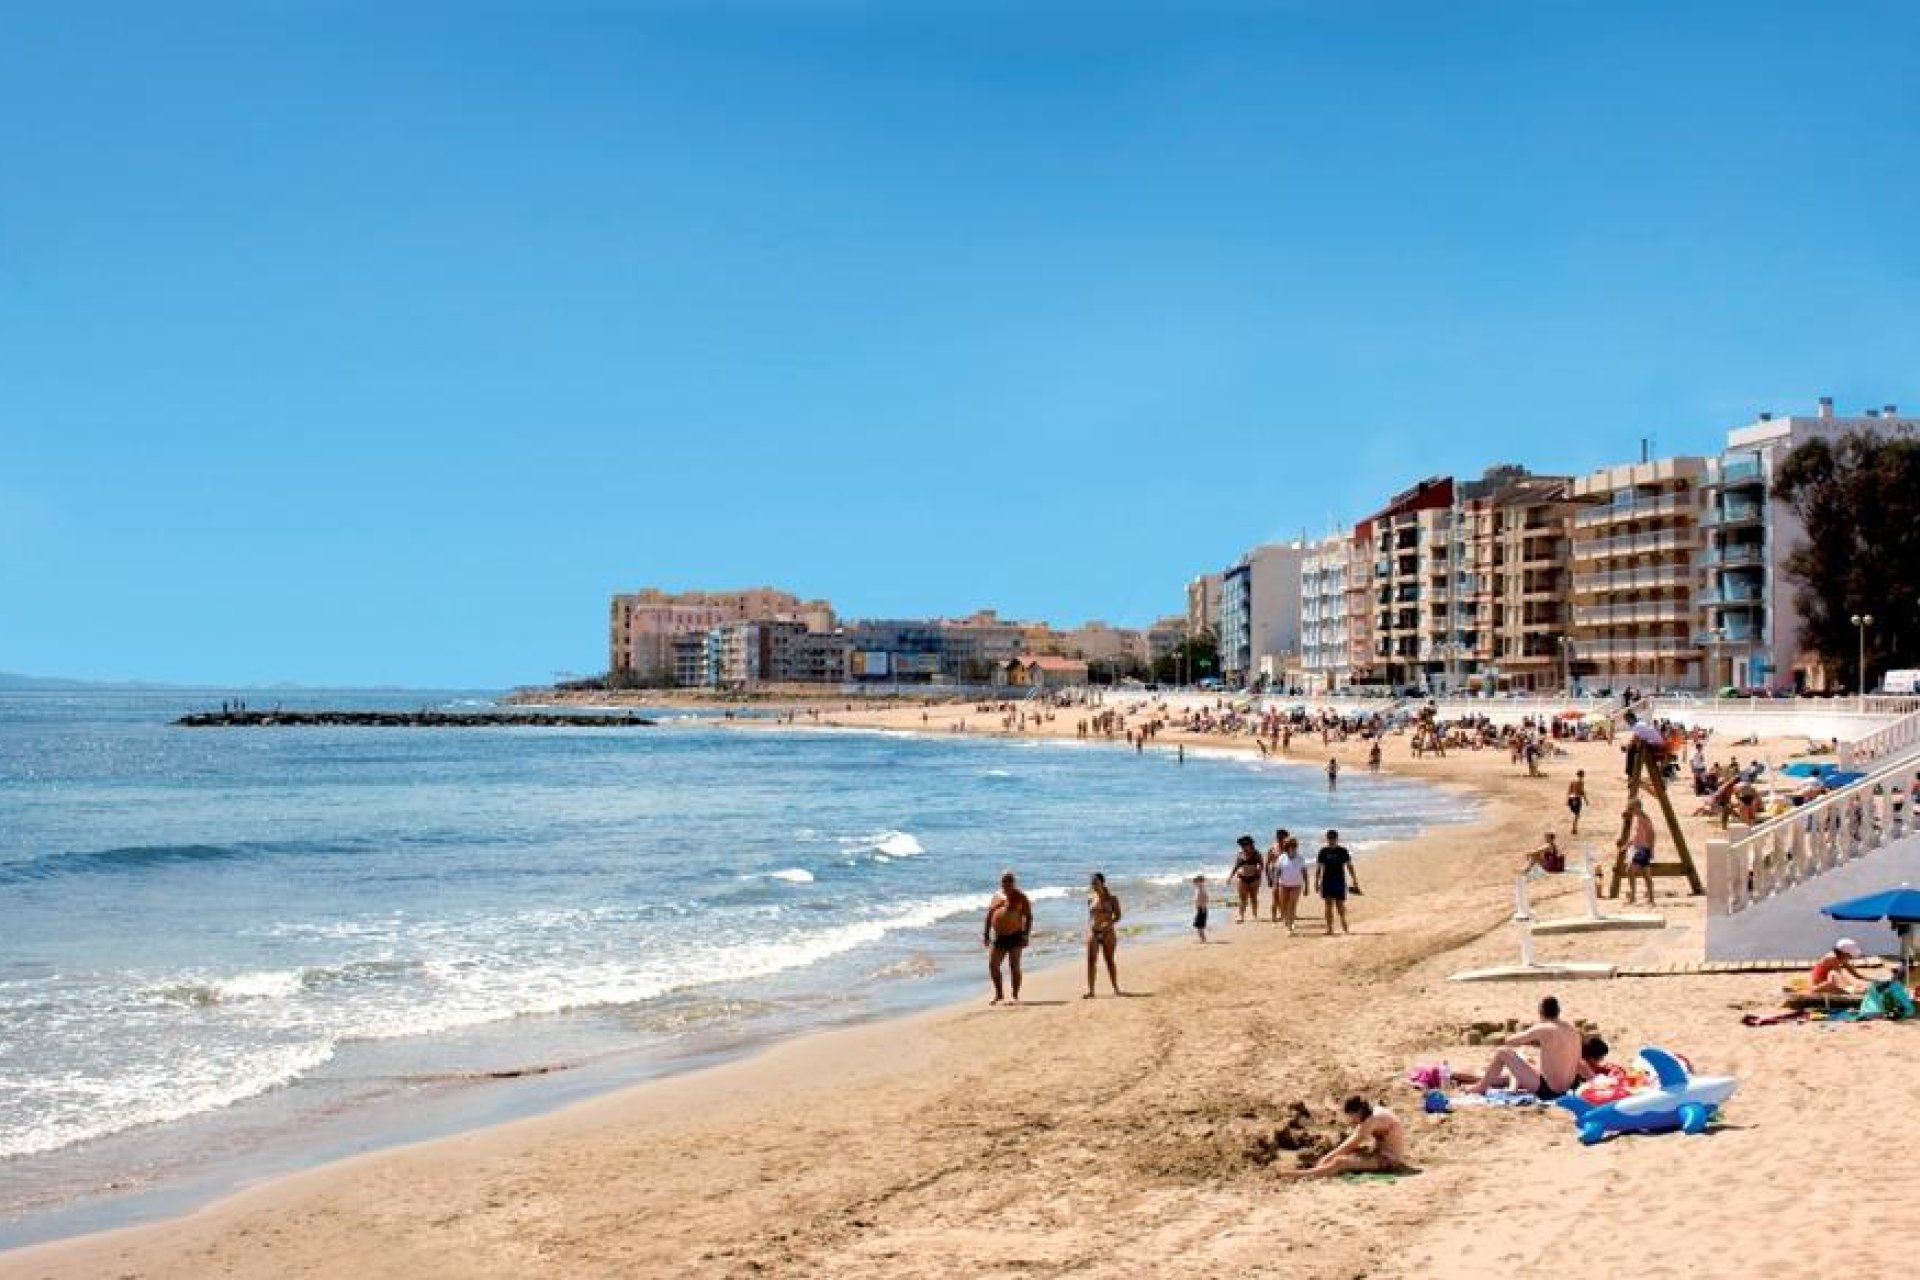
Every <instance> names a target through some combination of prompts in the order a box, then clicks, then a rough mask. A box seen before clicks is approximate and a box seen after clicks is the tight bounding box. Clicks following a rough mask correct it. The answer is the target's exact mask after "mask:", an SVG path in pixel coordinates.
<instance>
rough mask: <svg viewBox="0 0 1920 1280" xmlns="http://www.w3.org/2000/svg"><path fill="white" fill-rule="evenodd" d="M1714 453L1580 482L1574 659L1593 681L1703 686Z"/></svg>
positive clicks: (1576, 490) (1576, 486) (1576, 493)
mask: <svg viewBox="0 0 1920 1280" xmlns="http://www.w3.org/2000/svg"><path fill="white" fill-rule="evenodd" d="M1706 478H1707V460H1706V459H1705V458H1700V457H1679V458H1663V459H1660V460H1659V461H1655V462H1641V463H1635V464H1632V465H1629V466H1621V467H1608V468H1605V469H1603V470H1600V471H1595V472H1592V473H1591V474H1589V475H1585V476H1581V477H1579V478H1578V479H1576V480H1575V481H1574V482H1573V491H1572V492H1573V497H1574V499H1575V501H1576V502H1577V503H1579V504H1580V505H1579V506H1578V507H1577V509H1576V510H1575V513H1574V516H1573V555H1572V560H1573V617H1572V623H1573V625H1572V628H1571V635H1572V641H1573V643H1572V647H1571V651H1570V653H1569V655H1568V656H1569V659H1570V661H1571V663H1572V665H1573V669H1574V671H1575V673H1576V674H1577V675H1578V676H1580V677H1581V678H1582V680H1583V681H1585V682H1587V683H1588V684H1589V685H1591V684H1593V683H1596V682H1597V684H1598V685H1599V686H1600V687H1605V688H1614V689H1619V688H1622V687H1624V686H1628V685H1632V686H1635V687H1638V688H1642V689H1648V690H1653V689H1663V688H1665V689H1675V688H1678V689H1694V688H1698V687H1700V683H1701V680H1702V677H1703V674H1704V672H1703V662H1704V659H1705V656H1706V655H1705V653H1704V651H1703V649H1702V647H1701V643H1700V640H1699V638H1698V636H1697V634H1696V631H1697V628H1696V626H1695V623H1696V620H1697V619H1698V617H1699V611H1698V606H1697V605H1696V604H1695V598H1696V596H1697V595H1698V594H1699V592H1700V590H1701V587H1702V585H1703V583H1704V575H1705V567H1704V556H1705V549H1706V547H1705V536H1704V533H1703V531H1702V527H1701V522H1702V515H1703V510H1704V508H1703V493H1704V485H1705V482H1706Z"/></svg>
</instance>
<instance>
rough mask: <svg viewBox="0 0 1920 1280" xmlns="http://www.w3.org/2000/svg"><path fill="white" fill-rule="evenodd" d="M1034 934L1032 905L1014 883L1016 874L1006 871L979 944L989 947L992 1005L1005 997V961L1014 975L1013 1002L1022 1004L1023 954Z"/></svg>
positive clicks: (988, 973) (988, 970)
mask: <svg viewBox="0 0 1920 1280" xmlns="http://www.w3.org/2000/svg"><path fill="white" fill-rule="evenodd" d="M1032 932H1033V902H1032V900H1031V899H1029V898H1028V897H1027V895H1026V894H1024V893H1022V892H1020V889H1019V887H1018V886H1016V885H1015V884H1014V881H1013V872H1011V871H1009V872H1006V873H1005V874H1004V875H1002V876H1001V877H1000V892H998V893H996V894H994V895H993V901H992V902H989V903H988V904H987V921H986V927H985V929H984V930H983V931H982V932H981V935H980V944H981V945H982V946H984V947H986V948H987V976H988V977H990V978H992V979H993V1000H992V1003H993V1004H999V1003H1000V1001H1001V1000H1002V999H1003V998H1005V992H1004V991H1003V990H1002V988H1001V985H1000V964H1001V962H1002V961H1005V962H1006V963H1007V967H1008V970H1009V971H1010V972H1011V974H1012V976H1013V1003H1014V1004H1019V1003H1020V953H1021V951H1023V950H1025V949H1026V945H1027V935H1028V934H1030V933H1032Z"/></svg>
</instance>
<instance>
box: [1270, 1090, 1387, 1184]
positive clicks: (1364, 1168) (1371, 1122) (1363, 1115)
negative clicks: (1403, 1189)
mask: <svg viewBox="0 0 1920 1280" xmlns="http://www.w3.org/2000/svg"><path fill="white" fill-rule="evenodd" d="M1340 1110H1341V1112H1342V1114H1344V1115H1345V1116H1346V1117H1347V1119H1349V1120H1351V1121H1353V1132H1352V1133H1351V1134H1348V1135H1347V1140H1346V1141H1345V1142H1343V1143H1341V1144H1340V1145H1339V1146H1337V1147H1335V1148H1334V1149H1333V1150H1331V1151H1329V1152H1327V1154H1326V1155H1324V1156H1321V1157H1320V1162H1319V1163H1318V1164H1316V1165H1314V1166H1313V1168H1311V1169H1283V1170H1281V1172H1280V1176H1281V1177H1283V1178H1331V1177H1335V1176H1337V1175H1339V1174H1342V1173H1411V1172H1413V1167H1412V1166H1411V1165H1409V1164H1408V1163H1407V1130H1406V1127H1405V1126H1404V1125H1402V1124H1401V1123H1400V1117H1399V1116H1396V1115H1395V1114H1393V1112H1391V1111H1389V1110H1387V1109H1386V1108H1385V1107H1376V1106H1374V1105H1373V1104H1372V1103H1370V1102H1368V1101H1367V1100H1366V1099H1365V1098H1362V1097H1360V1096H1358V1095H1357V1094H1356V1095H1355V1096H1353V1097H1351V1098H1348V1099H1347V1100H1346V1101H1345V1102H1344V1103H1342V1104H1341V1105H1340Z"/></svg>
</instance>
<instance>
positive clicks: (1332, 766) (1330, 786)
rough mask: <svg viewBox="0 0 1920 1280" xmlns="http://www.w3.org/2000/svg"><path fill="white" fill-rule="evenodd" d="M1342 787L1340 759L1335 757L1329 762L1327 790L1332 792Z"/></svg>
mask: <svg viewBox="0 0 1920 1280" xmlns="http://www.w3.org/2000/svg"><path fill="white" fill-rule="evenodd" d="M1339 785H1340V757H1339V756H1334V757H1332V758H1331V759H1329V760H1328V761H1327V790H1329V791H1332V790H1334V789H1335V788H1337V787H1338V786H1339Z"/></svg>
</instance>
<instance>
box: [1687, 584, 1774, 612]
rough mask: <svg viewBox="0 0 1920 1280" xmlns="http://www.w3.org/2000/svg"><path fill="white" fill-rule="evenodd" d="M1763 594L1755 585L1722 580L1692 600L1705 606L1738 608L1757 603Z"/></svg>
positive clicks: (1764, 593)
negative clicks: (1716, 585)
mask: <svg viewBox="0 0 1920 1280" xmlns="http://www.w3.org/2000/svg"><path fill="white" fill-rule="evenodd" d="M1765 595H1766V592H1764V591H1762V590H1761V589H1760V588H1759V587H1757V586H1747V585H1743V584H1737V583H1732V582H1723V583H1721V584H1720V585H1719V586H1718V587H1708V588H1707V589H1706V590H1705V591H1702V592H1701V593H1700V594H1699V595H1697V596H1695V597H1694V598H1693V602H1694V603H1695V604H1697V605H1702V606H1704V607H1707V608H1739V607H1741V606H1745V605H1757V604H1759V603H1760V601H1761V598H1762V597H1763V596H1765Z"/></svg>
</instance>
